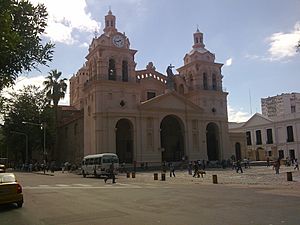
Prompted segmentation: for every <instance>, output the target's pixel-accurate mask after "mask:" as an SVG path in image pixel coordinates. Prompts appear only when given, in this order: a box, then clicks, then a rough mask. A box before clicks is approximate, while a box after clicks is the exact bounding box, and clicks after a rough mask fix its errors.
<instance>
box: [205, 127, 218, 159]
mask: <svg viewBox="0 0 300 225" xmlns="http://www.w3.org/2000/svg"><path fill="white" fill-rule="evenodd" d="M206 143H207V156H208V160H209V161H216V160H220V151H219V128H218V126H217V124H215V123H209V124H208V125H207V127H206Z"/></svg>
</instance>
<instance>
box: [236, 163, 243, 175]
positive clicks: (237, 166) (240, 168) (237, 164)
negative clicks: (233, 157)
mask: <svg viewBox="0 0 300 225" xmlns="http://www.w3.org/2000/svg"><path fill="white" fill-rule="evenodd" d="M239 170H241V173H243V169H242V165H241V160H238V161H236V172H237V173H238V172H239Z"/></svg>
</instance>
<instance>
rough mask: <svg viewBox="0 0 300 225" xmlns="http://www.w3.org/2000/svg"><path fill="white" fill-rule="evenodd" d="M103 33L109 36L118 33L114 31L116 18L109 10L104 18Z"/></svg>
mask: <svg viewBox="0 0 300 225" xmlns="http://www.w3.org/2000/svg"><path fill="white" fill-rule="evenodd" d="M103 31H104V32H105V33H106V34H111V33H115V32H117V31H118V30H117V29H116V17H115V16H114V15H113V14H112V12H111V10H109V11H108V14H107V15H106V16H105V28H104V29H103Z"/></svg>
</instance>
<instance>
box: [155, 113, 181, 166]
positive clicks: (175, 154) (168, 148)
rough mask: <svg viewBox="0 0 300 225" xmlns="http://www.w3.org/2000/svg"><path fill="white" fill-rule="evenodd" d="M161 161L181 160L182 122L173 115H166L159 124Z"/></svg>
mask: <svg viewBox="0 0 300 225" xmlns="http://www.w3.org/2000/svg"><path fill="white" fill-rule="evenodd" d="M160 130H161V131H160V140H161V147H162V149H163V150H162V161H166V162H176V161H181V160H182V157H183V156H184V139H183V133H184V129H183V124H182V122H181V120H180V119H178V118H177V117H175V116H173V115H168V116H166V117H165V118H164V119H163V120H162V121H161V124H160Z"/></svg>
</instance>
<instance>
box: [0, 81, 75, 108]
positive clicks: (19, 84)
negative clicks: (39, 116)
mask: <svg viewBox="0 0 300 225" xmlns="http://www.w3.org/2000/svg"><path fill="white" fill-rule="evenodd" d="M44 81H45V77H44V76H42V75H40V76H36V77H25V76H19V77H18V78H17V80H16V84H15V85H14V86H13V87H11V88H6V89H4V90H3V94H4V96H5V97H9V95H8V93H9V92H11V91H19V90H21V89H23V88H24V86H28V85H34V86H37V87H40V88H41V89H43V88H44V87H45V86H44V85H43V82H44ZM66 83H67V85H68V88H67V92H66V94H65V98H64V99H62V100H60V101H59V104H60V105H69V102H70V94H69V93H70V90H69V89H70V88H69V85H70V82H69V80H67V81H66Z"/></svg>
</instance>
